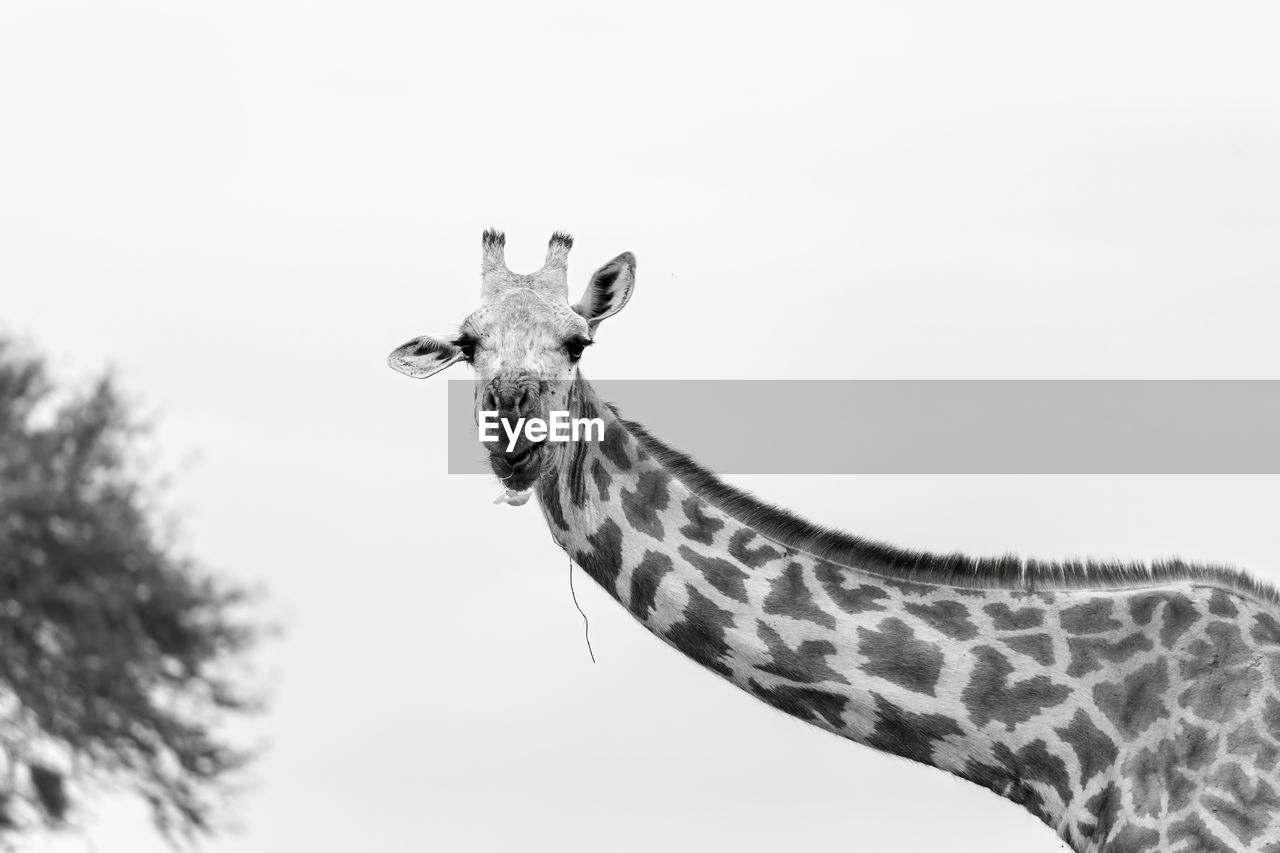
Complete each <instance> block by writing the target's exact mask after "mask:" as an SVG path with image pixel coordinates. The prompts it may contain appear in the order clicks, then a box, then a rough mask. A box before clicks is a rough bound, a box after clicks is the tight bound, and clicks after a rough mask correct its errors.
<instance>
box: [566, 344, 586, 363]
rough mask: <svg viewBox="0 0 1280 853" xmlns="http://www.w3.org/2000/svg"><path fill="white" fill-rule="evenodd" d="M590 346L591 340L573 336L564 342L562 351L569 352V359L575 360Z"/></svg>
mask: <svg viewBox="0 0 1280 853" xmlns="http://www.w3.org/2000/svg"><path fill="white" fill-rule="evenodd" d="M589 346H591V341H590V340H589V339H587V338H574V339H573V340H571V341H565V342H564V351H565V352H567V353H568V354H569V360H570V361H577V360H578V359H580V358H582V351H583V350H585V349H586V348H587V347H589Z"/></svg>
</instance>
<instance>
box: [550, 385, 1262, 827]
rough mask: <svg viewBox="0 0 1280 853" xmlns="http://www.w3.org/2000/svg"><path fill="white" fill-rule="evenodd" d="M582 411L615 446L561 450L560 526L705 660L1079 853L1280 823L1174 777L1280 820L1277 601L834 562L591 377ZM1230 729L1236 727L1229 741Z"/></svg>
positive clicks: (583, 554)
mask: <svg viewBox="0 0 1280 853" xmlns="http://www.w3.org/2000/svg"><path fill="white" fill-rule="evenodd" d="M573 405H574V407H575V414H576V415H579V416H587V417H600V418H602V419H603V420H604V421H605V424H606V430H605V439H604V441H603V442H597V443H590V442H577V443H573V444H568V445H561V448H562V449H561V450H560V451H559V456H558V457H556V456H553V457H550V458H549V460H548V464H547V465H546V467H545V469H544V475H543V478H542V480H541V481H540V484H539V490H538V497H539V502H540V504H541V506H542V510H543V514H544V515H545V517H546V519H547V523H548V525H549V527H550V528H551V532H552V535H553V536H554V537H555V539H556V541H557V542H558V543H559V544H560V545H561V546H562V547H564V548H565V549H566V550H567V551H568V553H569V555H570V556H571V557H572V559H573V560H574V561H575V562H576V563H577V564H578V565H579V566H581V567H582V568H583V569H584V570H585V571H586V572H587V573H588V574H589V575H591V577H592V578H593V579H595V580H596V581H597V582H598V583H599V584H600V585H601V586H603V587H604V589H605V590H606V591H607V592H608V593H609V594H610V595H612V596H613V597H614V598H615V599H617V600H618V601H619V602H620V603H621V604H622V605H623V606H624V607H625V608H627V610H628V611H630V613H631V614H632V616H634V617H635V618H636V619H637V620H639V621H640V622H641V623H642V624H643V625H644V626H645V627H646V628H648V629H649V630H650V631H651V632H653V633H654V634H656V635H657V636H659V637H660V638H662V639H663V640H665V641H666V642H667V643H669V644H670V645H672V646H673V647H675V648H676V649H678V650H679V651H681V652H682V653H684V654H685V655H687V656H688V657H690V658H692V659H693V660H695V661H696V662H698V663H699V664H701V665H702V666H704V667H706V668H707V669H710V670H711V671H713V672H715V673H717V674H718V675H720V676H722V677H724V678H726V679H728V680H730V681H731V682H733V683H734V684H736V685H737V686H739V687H741V688H743V689H744V690H746V691H748V692H749V693H751V694H753V695H754V696H756V697H757V698H759V699H761V700H763V701H765V702H767V703H769V704H771V705H773V706H775V707H776V708H779V709H780V710H782V711H785V712H786V713H788V714H791V715H794V716H796V717H798V718H800V719H802V720H804V721H806V722H809V723H812V724H815V725H818V726H820V727H822V728H825V729H828V730H830V731H832V732H835V733H836V734H839V735H841V736H843V737H846V738H849V739H851V740H854V741H857V742H859V743H863V744H866V745H868V746H871V747H873V748H876V749H880V750H883V751H886V752H890V753H894V754H897V755H901V756H904V757H906V758H909V759H912V760H915V761H918V762H922V763H925V764H930V765H934V766H937V767H940V768H942V769H944V770H946V771H948V772H951V773H954V774H956V775H959V776H961V777H964V778H966V779H969V780H971V781H974V782H977V783H979V784H982V785H984V786H986V787H989V788H991V789H992V790H994V791H995V792H997V793H999V794H1001V795H1002V796H1005V797H1007V798H1009V799H1011V800H1014V801H1015V802H1018V803H1020V804H1022V805H1023V806H1025V807H1026V808H1027V809H1028V810H1030V811H1031V812H1032V813H1033V814H1035V815H1036V816H1038V817H1039V818H1041V819H1042V820H1043V821H1044V822H1045V823H1047V824H1049V825H1050V826H1051V827H1053V828H1054V829H1055V830H1056V831H1057V832H1058V833H1059V834H1060V835H1061V837H1062V838H1063V839H1064V840H1066V841H1067V842H1068V843H1070V844H1071V845H1072V846H1073V847H1074V848H1075V849H1076V850H1079V851H1101V850H1110V849H1117V850H1118V849H1134V850H1143V849H1147V847H1146V845H1147V844H1148V843H1150V844H1151V845H1153V849H1154V845H1155V844H1157V843H1159V844H1171V843H1174V842H1176V841H1177V840H1178V838H1179V836H1178V834H1177V833H1179V832H1182V833H1184V834H1186V833H1194V832H1200V833H1202V834H1205V835H1206V837H1215V834H1216V835H1220V836H1223V837H1225V838H1228V839H1230V840H1233V841H1234V840H1238V838H1239V837H1244V838H1246V839H1249V840H1250V843H1252V841H1256V840H1257V839H1258V838H1261V837H1264V836H1265V835H1266V833H1267V832H1278V833H1280V817H1277V818H1275V819H1276V821H1277V822H1276V823H1275V824H1272V823H1270V821H1271V820H1272V817H1258V816H1257V812H1258V811H1259V810H1264V811H1265V809H1266V804H1265V802H1264V803H1263V804H1262V805H1257V806H1255V807H1252V808H1253V811H1252V812H1251V813H1250V814H1249V815H1245V817H1243V818H1240V820H1238V821H1236V822H1235V825H1234V826H1233V821H1232V819H1230V818H1223V816H1222V813H1221V809H1212V808H1210V807H1209V806H1204V807H1203V808H1200V807H1199V806H1198V805H1197V804H1203V803H1204V802H1205V798H1206V797H1208V796H1209V793H1208V791H1209V789H1210V787H1211V784H1210V783H1209V782H1206V781H1203V780H1201V779H1200V777H1199V776H1195V775H1194V774H1191V773H1190V771H1188V774H1189V775H1190V776H1194V779H1192V780H1191V781H1187V780H1183V781H1184V784H1181V785H1179V784H1178V780H1179V779H1180V778H1182V777H1180V776H1179V775H1178V774H1179V773H1181V772H1182V771H1180V770H1179V769H1178V768H1179V767H1186V766H1189V767H1192V768H1195V767H1197V766H1203V767H1204V768H1205V770H1204V773H1206V774H1210V771H1209V769H1208V768H1209V767H1219V768H1220V769H1219V770H1218V771H1216V772H1218V773H1219V775H1220V776H1221V775H1222V774H1224V773H1229V772H1231V771H1228V770H1225V769H1221V768H1226V767H1228V766H1230V767H1232V768H1235V769H1236V770H1238V771H1239V772H1240V773H1243V774H1244V775H1243V777H1241V778H1242V779H1245V780H1246V781H1250V782H1251V783H1253V784H1254V788H1251V789H1250V790H1252V791H1254V792H1255V793H1256V794H1257V797H1260V798H1262V800H1266V798H1267V796H1268V795H1269V796H1270V797H1271V798H1273V799H1275V804H1274V808H1273V809H1272V811H1271V812H1269V813H1268V814H1275V813H1280V794H1278V793H1277V792H1280V779H1276V778H1274V775H1273V776H1268V775H1267V774H1268V773H1269V772H1270V771H1272V770H1274V768H1275V766H1276V763H1277V759H1280V748H1278V746H1280V745H1278V744H1276V743H1273V742H1272V741H1271V740H1267V739H1266V738H1265V737H1263V736H1262V735H1259V734H1257V733H1256V732H1255V731H1254V729H1253V728H1252V723H1248V722H1244V721H1247V720H1248V719H1249V717H1250V715H1251V714H1252V715H1254V717H1255V718H1261V717H1262V715H1263V714H1264V712H1265V711H1267V710H1268V709H1267V708H1266V707H1264V706H1263V705H1262V703H1263V702H1264V701H1267V699H1268V698H1269V701H1271V702H1273V703H1275V711H1274V713H1273V715H1272V717H1273V718H1274V720H1275V729H1274V731H1273V734H1274V735H1276V736H1280V702H1278V701H1277V700H1276V699H1275V698H1274V696H1273V695H1272V694H1273V693H1274V690H1272V688H1273V687H1274V685H1275V681H1276V677H1275V674H1276V673H1277V672H1280V622H1278V621H1277V620H1276V619H1275V618H1274V617H1273V616H1269V615H1268V612H1269V611H1272V610H1274V609H1275V608H1274V607H1272V606H1270V605H1267V604H1260V603H1259V602H1257V601H1254V600H1252V599H1251V598H1248V597H1247V596H1245V595H1243V594H1242V593H1240V592H1239V591H1236V590H1227V589H1221V588H1215V587H1213V586H1210V585H1207V584H1205V583H1196V582H1193V581H1180V582H1176V583H1169V584H1168V585H1166V586H1160V587H1151V586H1148V587H1146V588H1143V589H1125V588H1118V589H1094V590H1090V589H1075V588H1070V589H1055V590H1048V591H1026V590H1021V589H1003V588H964V587H959V586H946V585H937V584H922V583H918V582H915V581H912V580H908V579H905V578H903V577H892V576H889V575H887V574H884V573H878V572H876V571H872V570H871V569H869V568H868V567H866V566H859V565H856V564H854V565H845V564H843V563H840V564H837V563H835V562H831V561H829V560H826V559H823V558H821V557H819V556H815V555H813V554H811V553H808V552H807V551H806V550H805V548H804V547H801V546H802V545H803V544H804V543H803V542H802V541H799V540H798V539H797V540H795V541H786V538H785V537H782V536H779V535H778V534H777V533H776V532H774V533H773V534H772V535H771V536H770V535H765V534H764V533H762V531H761V530H760V529H758V528H757V527H753V526H752V525H751V524H749V523H747V521H746V520H743V518H742V516H746V515H748V514H747V513H744V512H741V511H739V512H737V513H735V512H733V511H730V510H729V509H726V505H725V503H724V502H723V501H717V500H716V499H715V498H716V495H715V494H714V489H708V486H707V483H706V482H700V483H690V482H686V480H688V479H689V478H687V477H685V478H684V479H682V477H681V476H679V473H680V472H678V471H676V470H673V469H672V467H671V466H668V465H664V464H663V462H662V460H661V459H659V458H658V455H657V454H655V453H653V452H650V451H649V450H646V447H645V441H644V439H643V438H642V437H641V436H640V435H639V434H638V433H636V432H634V431H633V430H632V429H630V428H629V427H628V425H627V424H625V423H624V422H623V421H621V420H620V419H619V418H618V417H617V416H616V415H615V414H614V413H613V411H612V410H611V409H610V408H609V407H608V406H607V405H605V404H604V403H603V402H602V401H601V400H599V398H598V397H596V395H595V393H594V391H593V390H592V389H591V387H590V385H589V384H587V383H586V382H585V381H584V380H580V381H579V382H578V384H577V385H576V387H575V393H574V395H573ZM748 520H749V519H748ZM871 568H878V567H876V566H873V567H871ZM1268 618H1270V619H1271V622H1270V626H1272V627H1273V628H1274V630H1273V631H1272V633H1271V635H1270V636H1271V638H1272V642H1273V644H1274V645H1275V649H1274V652H1275V653H1276V654H1275V655H1274V656H1272V657H1270V658H1269V660H1271V661H1272V664H1271V665H1272V666H1273V667H1274V669H1273V670H1272V672H1271V673H1270V677H1268V678H1267V679H1266V687H1267V688H1268V689H1267V690H1261V689H1259V688H1260V687H1261V686H1262V681H1263V675H1262V669H1261V668H1260V667H1259V665H1258V663H1257V661H1260V660H1262V659H1263V657H1262V656H1263V652H1262V651H1260V650H1256V649H1254V648H1253V647H1251V646H1250V641H1251V640H1252V641H1253V643H1254V644H1258V643H1261V642H1262V641H1261V640H1259V637H1258V636H1257V633H1258V631H1259V630H1262V629H1263V628H1266V627H1267V622H1266V620H1267V619H1268ZM1250 620H1251V621H1250ZM1241 625H1245V626H1246V628H1247V627H1248V626H1249V625H1253V626H1254V631H1253V633H1252V634H1251V633H1249V631H1248V630H1244V631H1242V630H1241V627H1240V626H1241ZM1257 626H1262V627H1261V628H1259V627H1257ZM1268 654H1270V653H1268ZM1250 662H1252V668H1250V667H1249V666H1247V664H1249V663H1250ZM1206 691H1208V692H1206ZM1264 697H1266V698H1264ZM1228 720H1229V721H1233V725H1234V724H1235V723H1234V721H1237V720H1238V721H1241V722H1240V723H1239V724H1238V725H1237V726H1236V727H1235V728H1233V729H1232V730H1231V731H1230V732H1227V731H1224V730H1223V724H1224V722H1226V721H1228ZM1231 737H1234V738H1235V740H1236V741H1237V743H1238V744H1243V745H1244V747H1243V748H1245V750H1246V752H1247V751H1248V750H1250V749H1251V750H1253V753H1252V754H1253V756H1254V757H1253V759H1252V760H1250V759H1249V755H1246V756H1245V758H1243V759H1239V760H1236V761H1235V762H1234V763H1232V764H1229V765H1228V764H1226V763H1223V762H1219V763H1217V764H1215V763H1214V762H1213V761H1211V760H1210V758H1211V756H1210V752H1211V751H1212V749H1214V748H1218V746H1217V745H1219V744H1221V745H1222V747H1223V748H1225V744H1226V742H1227V741H1228V740H1229V739H1231ZM1211 744H1212V745H1214V746H1211ZM1268 760H1269V765H1268ZM1197 761H1199V762H1200V765H1197V764H1196V762H1197ZM1157 777H1158V779H1159V781H1158V783H1153V782H1152V781H1151V780H1152V779H1153V778H1157ZM1210 777H1211V774H1210ZM1210 777H1206V778H1210ZM1225 779H1226V777H1225V776H1224V777H1223V780H1225ZM1144 780H1145V781H1144ZM1226 783H1227V782H1226V781H1222V784H1226ZM1264 789H1265V790H1264ZM1268 792H1269V793H1268ZM1245 811H1246V812H1248V811H1249V809H1248V808H1246V809H1245ZM1250 820H1252V821H1253V824H1250V823H1249V821H1250ZM1259 821H1262V823H1260V824H1259V823H1258V822H1259ZM1254 824H1257V825H1259V826H1261V827H1262V829H1258V830H1257V831H1256V832H1254V834H1253V835H1252V836H1250V835H1249V832H1250V830H1249V827H1250V826H1253V825H1254ZM1242 826H1243V827H1244V828H1243V829H1241V827H1242ZM1233 829H1236V830H1240V831H1241V832H1243V833H1244V835H1243V836H1239V835H1238V834H1237V835H1233V834H1232V832H1233ZM1258 833H1262V834H1261V835H1259V834H1258ZM1186 837H1191V836H1190V835H1187V836H1186ZM1273 840H1274V839H1273ZM1263 843H1264V842H1262V841H1257V844H1258V846H1256V847H1253V846H1239V847H1224V848H1223V849H1231V850H1236V849H1238V850H1254V849H1257V850H1263V849H1270V848H1264V847H1263V846H1262V845H1263ZM1124 844H1128V845H1130V846H1114V847H1112V846H1109V845H1124ZM1160 849H1164V848H1163V847H1161V848H1160ZM1197 849H1198V848H1197Z"/></svg>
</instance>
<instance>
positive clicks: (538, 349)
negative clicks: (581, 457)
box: [387, 230, 636, 503]
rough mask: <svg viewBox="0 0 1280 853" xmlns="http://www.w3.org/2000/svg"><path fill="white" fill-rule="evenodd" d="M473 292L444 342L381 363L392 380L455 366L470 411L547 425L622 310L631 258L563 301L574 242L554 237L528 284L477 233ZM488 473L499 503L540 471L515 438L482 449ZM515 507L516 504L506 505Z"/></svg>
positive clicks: (416, 344)
mask: <svg viewBox="0 0 1280 853" xmlns="http://www.w3.org/2000/svg"><path fill="white" fill-rule="evenodd" d="M481 244H482V247H483V254H482V263H481V273H482V279H481V284H480V307H479V308H477V309H476V310H475V311H473V312H472V313H471V314H470V315H469V316H468V317H467V318H466V319H465V320H463V322H462V325H461V327H459V329H458V332H457V334H456V335H454V336H453V337H451V338H449V339H441V338H434V337H431V336H429V335H424V336H422V337H420V338H414V339H413V340H411V341H409V342H408V343H406V344H404V345H403V346H400V347H396V349H394V350H393V351H392V352H391V355H390V356H388V357H387V363H388V364H389V365H390V366H391V367H392V368H393V369H394V370H398V371H400V372H401V373H403V374H405V375H407V376H412V377H415V378H423V377H427V376H431V375H433V374H435V373H438V372H440V371H441V370H443V369H444V368H446V367H448V366H449V365H451V364H454V363H456V362H459V361H465V362H467V363H468V364H470V365H471V367H472V368H473V369H474V370H475V374H476V412H477V416H478V414H479V412H481V411H496V412H498V416H499V418H501V419H503V420H505V421H508V422H509V423H512V424H514V423H515V421H516V420H517V419H519V418H533V417H538V418H543V419H544V420H545V419H546V418H547V417H548V415H549V413H550V412H552V411H566V410H568V408H569V395H570V393H571V389H572V387H573V380H574V379H575V378H576V377H577V372H578V361H579V359H581V358H582V355H583V352H584V350H586V348H587V347H588V346H590V345H591V343H592V342H593V340H594V338H595V334H596V328H597V326H599V324H600V321H601V320H603V319H604V318H605V317H608V316H610V315H612V314H616V313H617V312H618V311H620V310H622V306H623V305H626V304H627V300H628V299H630V298H631V291H632V288H633V286H634V284H635V269H636V259H635V256H634V255H632V254H631V253H630V252H624V253H623V254H621V255H618V257H616V258H614V259H613V260H611V261H609V263H607V264H605V265H604V266H602V267H600V269H598V270H596V272H595V274H594V275H592V277H591V281H590V283H589V284H588V285H587V289H586V292H585V293H583V295H582V298H581V299H580V300H578V301H577V302H576V303H572V304H571V303H570V302H569V291H568V281H567V273H568V261H569V250H570V249H571V248H572V247H573V238H572V237H570V236H569V235H568V234H562V233H560V232H556V233H555V234H552V235H551V241H550V243H549V245H548V247H547V259H546V262H545V263H543V265H542V268H541V269H539V270H538V271H537V272H534V273H529V274H528V275H519V274H517V273H513V272H511V270H509V269H507V264H506V261H505V260H504V259H503V249H504V248H505V246H506V237H505V236H504V235H503V234H502V233H501V232H500V231H492V230H490V231H486V232H484V235H483V237H482V238H481ZM482 446H483V447H484V448H485V449H486V450H488V451H489V465H490V467H491V468H492V469H493V472H494V474H496V475H497V476H498V478H499V479H500V480H502V482H503V484H504V485H505V486H506V487H507V494H508V495H509V496H510V495H515V494H523V495H524V499H527V497H528V492H529V490H530V489H532V488H533V486H534V484H535V483H536V482H537V479H538V476H539V474H540V472H541V471H542V465H543V461H544V460H543V455H544V452H543V447H544V446H545V445H544V444H543V443H541V442H531V441H529V440H528V438H527V437H523V436H522V437H521V438H520V439H519V441H518V442H517V443H516V444H515V446H514V447H512V448H510V449H509V448H508V443H507V441H505V440H503V441H499V442H496V443H493V444H484V445H482ZM511 502H513V503H523V502H524V500H523V499H522V500H512V501H511Z"/></svg>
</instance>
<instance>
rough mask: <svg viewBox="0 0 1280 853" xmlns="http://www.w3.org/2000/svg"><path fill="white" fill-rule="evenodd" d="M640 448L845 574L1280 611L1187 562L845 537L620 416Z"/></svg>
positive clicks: (729, 508)
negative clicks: (1213, 595)
mask: <svg viewBox="0 0 1280 853" xmlns="http://www.w3.org/2000/svg"><path fill="white" fill-rule="evenodd" d="M609 408H610V409H612V410H613V412H614V414H615V415H617V416H618V418H619V420H620V421H621V422H622V424H623V426H625V427H626V429H627V431H628V432H630V433H631V434H632V435H633V436H634V437H635V438H636V440H637V441H639V443H640V446H641V447H643V448H644V450H645V451H646V452H647V453H649V454H650V455H652V456H653V457H654V458H655V459H656V460H657V461H658V463H659V464H660V465H662V466H663V467H664V468H666V469H667V470H668V471H669V472H670V473H671V474H672V475H674V476H675V477H676V478H677V479H679V480H680V482H682V483H683V484H684V485H685V486H686V487H688V488H689V490H690V491H692V492H693V493H694V494H696V495H698V496H699V497H701V498H703V499H705V500H706V501H708V502H709V503H710V504H712V505H713V506H715V507H716V508H717V509H719V510H721V511H722V512H725V513H726V514H728V515H730V516H732V517H733V518H735V519H737V520H738V521H740V522H742V523H743V524H746V525H748V526H749V527H752V528H754V529H755V530H757V531H759V532H760V533H761V534H762V535H764V536H766V537H768V538H770V539H772V540H774V541H775V542H778V543H779V544H781V545H785V546H787V547H790V548H794V549H796V550H799V551H804V552H807V553H809V554H812V555H814V556H816V557H819V558H821V559H824V560H827V561H829V562H831V563H835V564H838V565H841V566H843V567H846V568H857V569H858V570H860V571H866V572H870V573H872V574H878V575H883V576H887V577H890V578H895V579H898V580H902V581H908V582H917V583H924V584H934V585H942V586H956V587H970V588H978V589H991V588H995V589H1019V590H1026V591H1036V590H1052V589H1097V588H1101V589H1132V588H1140V587H1145V586H1154V585H1160V584H1166V583H1170V582H1178V581H1191V582H1202V583H1205V584H1208V585H1210V586H1218V587H1226V588H1229V589H1232V590H1235V591H1236V592H1239V593H1243V594H1245V595H1247V596H1250V597H1252V598H1254V599H1257V600H1263V601H1270V602H1273V603H1276V604H1280V592H1277V590H1276V588H1275V587H1274V586H1272V585H1271V584H1269V583H1266V582H1264V581H1260V580H1258V579H1257V578H1255V577H1253V576H1251V575H1249V574H1247V573H1245V572H1244V571H1241V570H1240V569H1237V568H1235V567H1232V566H1227V565H1211V564H1205V563H1192V562H1188V561H1185V560H1181V559H1176V558H1174V559H1167V560H1157V561H1153V562H1151V563H1143V562H1137V561H1123V560H1067V561H1061V562H1058V561H1051V560H1038V559H1030V558H1024V557H1020V556H1018V555H1016V554H1012V553H1010V554H1005V555H1002V556H998V557H973V556H970V555H968V554H962V553H959V552H955V553H950V554H935V553H930V552H926V551H915V550H911V549H908V548H900V547H897V546H894V545H889V544H886V543H883V542H877V541H875V540H873V539H865V538H863V537H861V536H854V535H852V534H849V533H846V532H844V531H842V530H838V529H835V528H831V527H824V526H822V525H819V524H814V523H813V522H811V521H808V520H806V519H804V518H801V517H800V516H798V515H796V514H795V513H792V512H790V511H788V510H786V509H782V508H781V507H777V506H774V505H773V504H769V503H766V502H764V501H762V500H760V499H759V498H756V497H755V496H754V495H752V494H750V493H749V492H746V491H744V490H742V489H738V488H735V487H734V486H731V485H729V484H727V483H725V482H724V481H723V480H721V479H720V478H719V477H717V476H716V475H715V474H713V473H711V472H710V471H708V470H707V469H705V468H703V467H702V466H701V465H699V464H698V463H697V462H694V461H693V459H691V458H690V457H689V456H688V455H686V454H684V453H682V452H680V451H679V450H676V449H674V448H672V447H669V446H668V445H666V444H664V443H663V442H662V441H660V440H659V439H657V438H655V437H654V436H653V435H651V434H650V433H649V432H648V430H646V429H645V428H644V427H643V426H642V425H640V424H638V423H636V422H635V421H629V420H626V419H624V418H622V417H621V415H618V411H617V409H616V408H615V407H614V406H613V405H612V404H610V405H609Z"/></svg>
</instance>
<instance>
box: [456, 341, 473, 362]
mask: <svg viewBox="0 0 1280 853" xmlns="http://www.w3.org/2000/svg"><path fill="white" fill-rule="evenodd" d="M453 345H454V346H455V347H457V348H458V349H460V350H462V357H463V358H465V359H466V360H467V363H468V364H470V363H471V362H472V361H473V360H474V359H475V357H476V341H475V338H458V339H457V340H456V341H454V342H453Z"/></svg>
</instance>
